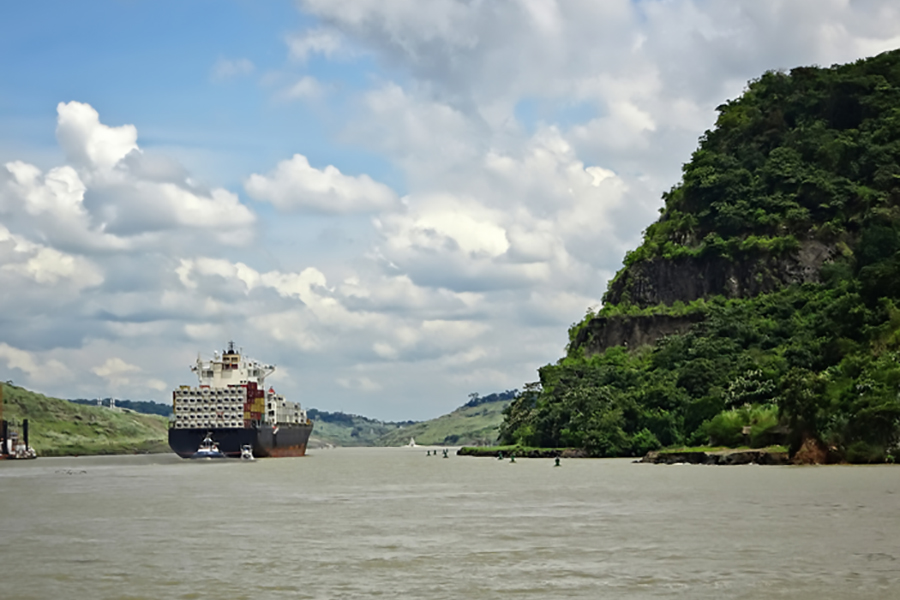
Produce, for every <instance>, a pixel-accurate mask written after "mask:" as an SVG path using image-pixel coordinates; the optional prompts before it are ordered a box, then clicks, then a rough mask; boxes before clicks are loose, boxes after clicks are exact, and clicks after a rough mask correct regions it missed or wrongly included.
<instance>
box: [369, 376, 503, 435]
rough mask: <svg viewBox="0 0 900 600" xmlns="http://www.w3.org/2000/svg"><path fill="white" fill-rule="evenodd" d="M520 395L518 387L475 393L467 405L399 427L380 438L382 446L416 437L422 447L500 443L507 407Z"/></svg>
mask: <svg viewBox="0 0 900 600" xmlns="http://www.w3.org/2000/svg"><path fill="white" fill-rule="evenodd" d="M515 396H516V391H515V390H510V391H506V392H501V393H498V394H489V395H487V396H478V395H477V394H476V395H473V397H472V399H471V400H469V402H467V403H466V404H464V405H463V406H461V407H459V408H457V409H456V410H454V411H453V412H451V413H450V414H447V415H443V416H441V417H438V418H436V419H431V420H430V421H422V422H420V423H415V424H413V425H409V426H407V427H403V428H402V429H396V430H394V431H392V432H389V433H387V434H385V435H383V436H382V437H381V438H379V440H378V445H379V446H402V445H404V444H407V443H409V440H410V438H414V439H415V440H416V443H417V444H419V445H422V446H432V445H446V446H462V445H465V446H490V445H493V444H494V443H496V442H497V439H498V435H499V433H500V423H502V422H503V409H504V408H506V407H507V406H508V405H509V403H510V402H511V401H512V400H513V398H514V397H515Z"/></svg>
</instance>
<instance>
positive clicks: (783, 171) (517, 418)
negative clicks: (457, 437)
mask: <svg viewBox="0 0 900 600" xmlns="http://www.w3.org/2000/svg"><path fill="white" fill-rule="evenodd" d="M718 110H719V117H718V120H717V122H716V126H715V128H714V129H713V130H712V131H708V132H707V133H706V134H705V135H704V136H703V137H702V138H701V140H700V145H699V148H698V150H697V151H696V152H695V153H694V154H693V156H692V159H691V161H690V162H689V163H688V164H686V165H685V166H684V169H683V178H682V181H681V183H680V184H679V185H677V186H675V187H674V188H672V190H671V191H669V192H668V193H666V194H665V195H664V200H665V208H664V209H662V215H661V217H660V219H659V220H658V221H657V222H656V223H654V224H653V225H651V226H650V227H649V228H648V229H647V231H646V232H645V235H644V241H643V244H642V245H641V246H640V247H639V248H638V249H636V250H635V251H633V252H630V253H629V254H628V255H627V256H626V259H625V267H624V268H623V270H622V271H620V272H619V273H618V274H617V276H616V278H615V279H614V280H613V281H612V282H611V283H610V290H612V289H614V288H616V286H617V282H618V285H619V287H618V288H616V289H617V292H616V294H612V293H610V292H608V293H607V296H606V297H605V300H606V303H607V304H606V305H605V306H604V308H603V309H602V310H601V311H600V315H601V316H603V317H606V318H609V319H616V318H623V317H625V316H627V317H628V318H633V319H640V318H642V317H645V316H648V315H651V314H660V313H662V314H684V313H686V312H692V313H695V314H700V315H702V317H703V318H702V319H701V320H700V322H699V323H697V324H696V325H694V326H693V327H691V328H690V330H688V331H687V332H685V333H683V334H677V335H669V336H667V337H663V338H661V339H659V340H658V341H657V342H656V343H655V344H654V345H652V346H645V347H642V348H632V349H627V348H625V347H623V346H614V347H609V348H605V349H604V350H603V351H602V352H599V353H596V354H593V355H586V353H585V352H584V347H583V345H579V344H576V343H575V340H576V339H577V337H578V333H579V332H580V331H582V330H583V329H585V328H586V327H588V326H589V324H590V323H591V320H592V319H593V318H594V317H595V315H593V314H591V313H589V314H588V315H587V316H586V317H585V320H584V321H582V322H581V323H577V324H575V325H573V327H572V330H570V340H572V343H570V345H569V348H568V352H567V355H566V356H565V357H564V358H563V359H561V360H560V361H559V362H558V363H556V364H553V365H547V366H545V367H543V368H541V369H539V375H540V381H539V382H537V383H534V384H529V385H528V386H526V388H525V390H524V391H523V392H522V393H521V394H519V395H518V396H517V398H516V400H515V401H514V402H513V403H512V404H511V405H510V407H509V408H508V409H507V411H506V416H505V421H504V424H503V427H502V429H501V436H500V437H501V441H502V442H504V443H510V444H512V443H520V444H524V445H532V446H545V447H559V446H568V447H578V448H584V449H586V450H588V451H589V452H590V453H591V454H593V455H597V456H628V455H640V454H643V453H645V452H647V451H649V450H654V449H658V448H661V447H665V446H673V445H684V444H689V445H702V444H707V443H709V444H715V445H723V446H729V447H734V446H739V445H749V446H752V447H762V446H768V445H771V444H778V443H782V442H783V441H787V442H788V443H789V444H790V448H791V451H792V452H796V451H797V450H798V449H799V448H800V446H801V443H804V442H805V443H807V444H809V443H812V444H814V445H815V446H817V447H819V448H822V449H823V451H827V452H828V453H829V454H830V457H831V459H836V460H847V461H850V462H881V461H885V460H891V461H892V460H893V459H894V458H895V457H898V456H897V455H898V454H900V452H898V439H900V400H898V390H900V362H898V359H900V308H898V306H900V52H897V51H895V52H889V53H885V54H882V55H879V56H877V57H875V58H872V59H868V60H864V61H859V62H857V63H854V64H851V65H843V66H836V67H832V68H827V69H822V68H813V67H806V68H798V69H794V70H792V71H790V73H784V72H770V73H766V74H765V75H763V76H762V77H761V78H759V79H758V80H756V81H753V82H751V83H750V84H749V86H748V89H747V90H746V92H745V93H744V94H743V95H742V96H741V97H740V98H738V99H735V100H732V101H730V102H728V103H726V104H724V105H722V106H720V107H719V109H718ZM813 241H815V242H817V243H820V244H822V245H824V246H825V247H827V248H828V249H829V251H830V258H829V259H828V260H827V261H825V263H824V264H822V266H821V267H820V268H819V272H818V273H814V274H813V275H814V276H813V277H811V278H810V277H805V278H800V277H798V278H796V279H795V283H793V284H792V283H790V282H788V283H787V284H786V285H783V286H781V287H779V288H778V289H775V290H774V291H771V292H769V293H763V294H759V295H756V296H754V297H744V298H731V299H726V298H724V297H722V296H710V297H706V298H701V299H699V300H694V299H691V298H685V299H684V302H675V303H673V304H672V305H662V306H636V305H634V304H633V303H632V302H631V295H630V288H629V287H628V285H630V284H628V283H626V284H624V285H622V282H627V281H628V277H629V276H630V274H631V273H633V272H634V270H635V269H639V268H640V267H641V266H642V265H643V264H647V263H648V262H649V261H657V262H659V261H670V262H671V263H672V264H673V265H676V266H677V265H682V264H685V263H684V261H686V260H694V261H702V260H704V259H708V258H710V257H715V258H716V259H722V258H724V259H727V261H729V262H730V263H732V264H750V263H753V262H754V261H757V262H758V261H759V260H760V259H761V257H769V258H771V257H775V258H777V257H781V256H789V255H795V254H796V253H797V252H798V251H799V249H800V248H801V247H802V245H803V244H806V243H810V242H813ZM766 264H777V263H771V262H770V263H766ZM745 272H752V270H745ZM756 276H760V275H759V272H758V271H757V274H756ZM804 279H805V280H806V281H809V280H810V279H812V280H813V281H816V282H815V283H802V284H801V283H799V282H801V281H804ZM692 300H693V301H692Z"/></svg>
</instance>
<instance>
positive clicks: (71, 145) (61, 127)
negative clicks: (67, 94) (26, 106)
mask: <svg viewBox="0 0 900 600" xmlns="http://www.w3.org/2000/svg"><path fill="white" fill-rule="evenodd" d="M56 112H57V113H58V114H59V118H58V120H57V124H56V139H58V140H59V145H60V146H62V148H63V150H65V152H66V156H67V157H68V159H69V160H70V161H72V162H73V163H75V164H76V165H78V166H83V167H93V168H98V169H109V168H111V167H112V166H113V165H115V164H116V163H117V162H119V161H120V160H122V159H123V158H124V157H125V155H127V154H128V153H129V152H131V151H132V150H137V128H136V127H135V126H134V125H122V126H120V127H109V126H108V125H104V124H103V123H101V122H100V114H99V113H98V112H97V111H96V110H94V108H93V107H92V106H91V105H89V104H84V103H81V102H68V103H66V102H60V103H59V105H58V106H57V107H56Z"/></svg>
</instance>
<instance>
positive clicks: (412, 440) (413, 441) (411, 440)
mask: <svg viewBox="0 0 900 600" xmlns="http://www.w3.org/2000/svg"><path fill="white" fill-rule="evenodd" d="M417 445H418V444H416V438H414V437H411V438H409V443H408V444H407V445H406V447H407V448H415V447H416V446H417Z"/></svg>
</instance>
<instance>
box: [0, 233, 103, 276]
mask: <svg viewBox="0 0 900 600" xmlns="http://www.w3.org/2000/svg"><path fill="white" fill-rule="evenodd" d="M0 262H2V266H0V272H3V273H6V274H16V275H19V276H21V277H25V278H27V279H30V280H32V281H34V282H35V283H38V284H42V285H45V286H50V287H53V286H57V285H60V284H63V283H65V284H67V285H69V286H71V287H72V288H74V289H75V290H81V289H84V288H87V287H93V286H97V285H100V284H101V283H103V274H102V272H101V270H100V268H99V267H98V266H97V265H96V264H94V262H92V261H90V260H88V259H86V258H84V257H82V256H75V255H71V254H65V253H63V252H60V251H59V250H56V249H55V248H48V247H47V246H43V245H41V244H36V243H33V242H30V241H28V240H26V239H25V238H23V237H21V236H17V235H13V234H11V233H10V232H9V230H8V229H6V228H5V227H4V226H3V225H0ZM0 281H2V278H0ZM4 283H6V284H8V285H4V286H3V287H4V288H5V289H8V290H9V289H16V287H17V286H16V285H9V284H10V283H11V282H9V281H7V282H4Z"/></svg>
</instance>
